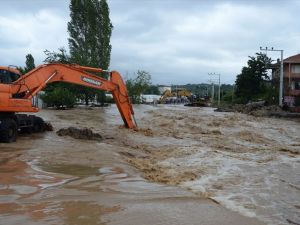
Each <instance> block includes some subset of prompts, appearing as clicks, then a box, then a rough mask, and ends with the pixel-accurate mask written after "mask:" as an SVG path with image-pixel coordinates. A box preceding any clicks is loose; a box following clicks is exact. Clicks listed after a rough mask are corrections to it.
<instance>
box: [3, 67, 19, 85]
mask: <svg viewBox="0 0 300 225" xmlns="http://www.w3.org/2000/svg"><path fill="white" fill-rule="evenodd" d="M19 77H20V75H18V74H16V73H13V72H11V71H8V70H3V69H0V83H2V84H11V83H12V82H14V81H16V80H18V79H19Z"/></svg>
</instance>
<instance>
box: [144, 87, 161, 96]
mask: <svg viewBox="0 0 300 225" xmlns="http://www.w3.org/2000/svg"><path fill="white" fill-rule="evenodd" d="M143 94H146V95H147V94H148V95H159V94H160V93H159V89H158V86H157V85H150V86H149V87H148V88H147V89H146V90H145V92H144V93H143Z"/></svg>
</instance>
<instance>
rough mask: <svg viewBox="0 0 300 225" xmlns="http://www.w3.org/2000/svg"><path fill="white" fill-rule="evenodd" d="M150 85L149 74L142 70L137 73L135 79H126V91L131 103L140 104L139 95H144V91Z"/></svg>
mask: <svg viewBox="0 0 300 225" xmlns="http://www.w3.org/2000/svg"><path fill="white" fill-rule="evenodd" d="M150 85H151V75H150V73H148V72H146V71H143V70H139V71H137V73H136V77H135V78H132V79H128V80H127V81H126V86H127V90H128V93H129V96H130V98H131V101H132V102H133V103H140V96H141V94H143V93H145V91H146V90H147V89H148V88H149V86H150Z"/></svg>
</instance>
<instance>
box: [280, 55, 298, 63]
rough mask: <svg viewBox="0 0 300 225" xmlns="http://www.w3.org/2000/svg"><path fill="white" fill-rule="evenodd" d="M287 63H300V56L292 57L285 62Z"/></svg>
mask: <svg viewBox="0 0 300 225" xmlns="http://www.w3.org/2000/svg"><path fill="white" fill-rule="evenodd" d="M283 62H285V63H300V54H298V55H293V56H290V57H288V58H286V59H284V60H283Z"/></svg>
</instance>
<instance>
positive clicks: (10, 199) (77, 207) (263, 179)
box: [0, 105, 300, 225]
mask: <svg viewBox="0 0 300 225" xmlns="http://www.w3.org/2000/svg"><path fill="white" fill-rule="evenodd" d="M135 111H136V116H137V121H138V123H139V126H140V130H139V131H132V130H128V129H124V128H123V127H122V126H120V124H122V121H121V118H120V116H119V114H118V112H117V110H116V107H115V106H114V105H112V106H111V107H108V108H94V109H86V108H77V109H73V110H66V111H56V110H42V111H41V112H40V113H39V115H40V116H42V117H43V118H44V119H46V120H48V121H51V123H52V125H53V126H54V128H55V131H57V130H59V129H61V128H68V127H70V126H73V127H78V128H89V129H91V130H92V131H93V132H95V133H99V134H101V137H102V139H101V140H99V141H95V140H81V139H73V138H72V137H68V136H58V135H57V134H56V132H47V133H43V134H34V135H28V136H21V137H19V138H18V141H17V143H12V144H0V224H70V225H71V224H72V225H74V224H75V225H76V224H128V225H133V224H149V225H150V224H151V225H153V224H157V225H158V224H159V225H160V224H172V225H176V224H178V225H182V224H195V225H196V224H203V225H210V224H211V225H216V224H222V225H224V224H230V225H235V224H245V225H251V224H299V223H300V220H299V209H300V206H299V202H300V199H299V196H300V195H299V190H300V188H299V187H300V181H299V149H300V137H299V121H296V120H280V119H272V118H255V117H251V116H247V115H242V114H234V113H215V112H213V110H212V109H210V108H184V107H181V106H176V107H175V106H174V107H172V106H158V107H153V106H146V105H141V106H136V107H135Z"/></svg>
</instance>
